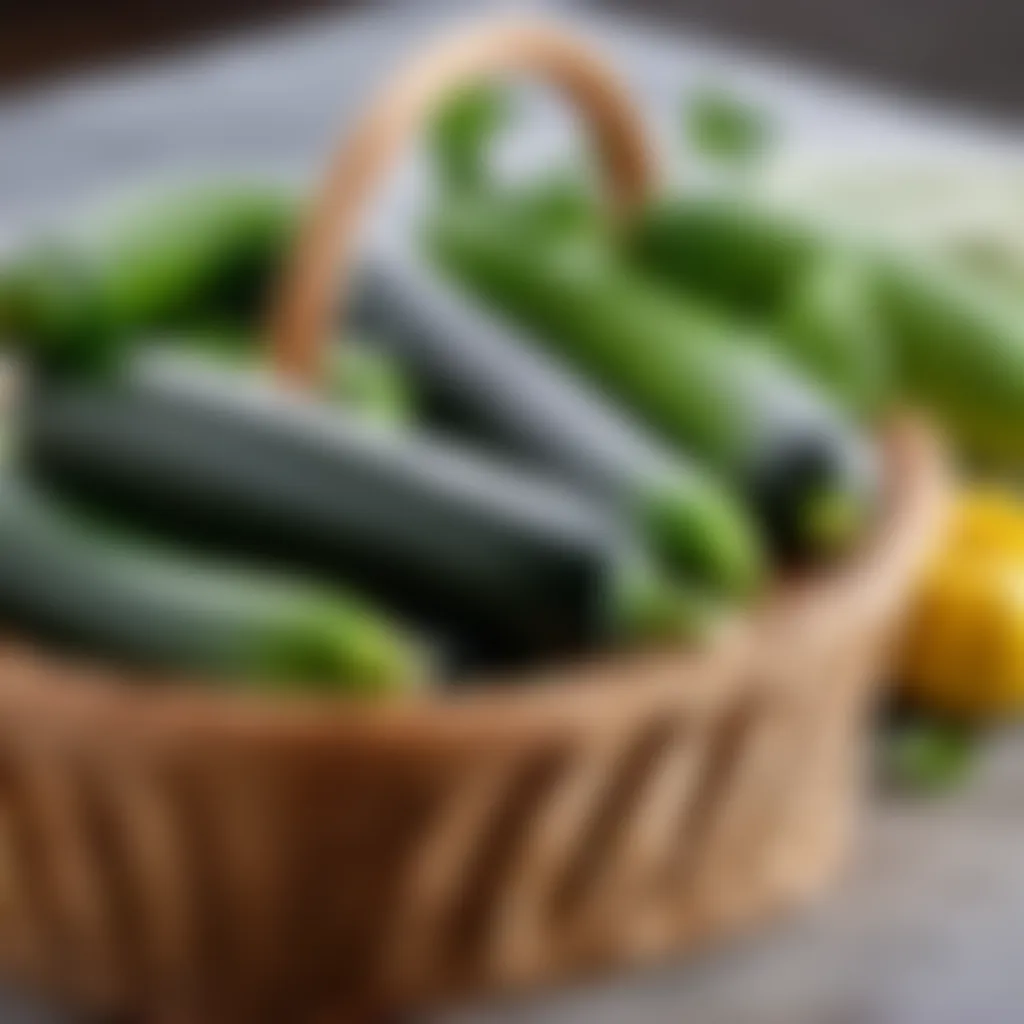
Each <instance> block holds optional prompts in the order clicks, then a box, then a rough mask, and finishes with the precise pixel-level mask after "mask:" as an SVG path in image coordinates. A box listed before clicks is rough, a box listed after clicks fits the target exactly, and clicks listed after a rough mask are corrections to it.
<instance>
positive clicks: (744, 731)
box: [0, 424, 945, 1021]
mask: <svg viewBox="0 0 1024 1024" xmlns="http://www.w3.org/2000/svg"><path fill="white" fill-rule="evenodd" d="M887 450H888V469H889V473H888V479H889V481H890V484H891V486H890V493H889V494H888V501H887V506H886V508H887V511H886V514H885V515H884V516H883V518H882V521H881V522H880V523H879V526H878V529H877V531H876V534H875V536H874V537H873V538H871V539H870V541H869V542H868V543H867V544H865V546H864V547H863V549H862V550H861V551H860V552H859V553H858V554H857V556H856V558H854V559H852V560H850V561H849V562H848V563H846V564H845V565H843V566H841V567H837V568H835V569H834V570H832V571H831V572H829V573H827V574H822V575H820V576H818V577H815V578H813V579H807V580H801V581H798V582H789V583H787V584H786V585H785V586H783V587H781V588H780V589H779V591H778V592H777V593H775V594H773V595H772V596H771V598H770V599H769V600H768V601H767V602H766V604H765V606H764V608H763V609H762V610H760V611H759V612H757V613H756V614H755V615H753V616H752V617H751V619H750V620H749V621H747V622H745V623H744V624H743V625H742V626H741V627H740V628H738V629H737V630H736V631H735V632H732V633H730V635H729V636H728V637H727V638H723V639H722V640H721V641H719V642H716V643H714V644H712V645H709V646H708V647H707V648H706V649H702V650H686V651H659V652H651V653H638V654H632V655H625V656H620V657H618V658H615V659H611V660H605V661H602V662H599V663H594V664H592V665H589V666H588V665H583V666H580V665H576V666H571V667H562V668H556V669H551V670H550V671H548V672H546V673H543V674H541V675H538V676H535V677H532V678H531V679H529V680H528V681H526V680H524V682H528V683H529V686H528V687H526V688H521V689H518V690H517V689H516V688H514V687H509V686H507V685H506V686H503V687H501V688H492V689H480V690H477V691H472V692H469V693H462V694H456V695H452V696H442V697H438V698H436V699H435V698H431V697H427V698H424V699H423V700H416V701H410V702H407V703H396V704H390V705H389V704H381V705H361V704H356V705H353V704H350V703H347V702H341V701H338V702H331V701H327V700H323V699H313V698H309V699H298V698H292V699H288V700H269V699H266V698H255V697H253V698H246V697H244V696H238V695H232V694H227V693H223V692H221V693H217V692H210V691H208V690H204V691H200V690H197V689H196V687H195V686H189V685H187V684H186V685H181V686H174V685H171V686H167V685H162V686H160V687H153V686H150V685H145V684H142V685H139V683H140V681H139V680H135V681H134V682H135V684H136V685H132V682H133V681H132V680H130V679H126V678H124V674H123V673H121V674H115V673H113V672H111V671H107V670H104V669H86V668H84V667H83V666H81V665H78V664H69V663H64V662H60V661H58V660H56V659H54V658H53V657H52V656H50V655H44V654H41V653H37V652H31V651H28V650H26V649H24V648H22V647H17V646H10V647H8V648H7V649H6V650H5V651H4V653H3V655H2V657H0V968H2V969H3V970H4V971H5V973H6V974H7V975H8V976H12V977H16V978H19V979H22V980H23V981H26V982H28V983H29V984H32V985H39V986H43V987H45V988H46V989H47V990H49V991H55V992H58V993H61V994H63V995H65V996H66V997H68V998H71V999H73V1000H75V1001H78V1002H81V1003H83V1004H85V1005H90V1006H96V1007H106V1008H118V1009H123V1008H142V1009H145V1008H152V1007H159V1008H160V1009H161V1012H162V1013H171V1012H174V1011H175V1010H178V1011H180V1012H181V1013H182V1014H184V1015H186V1016H187V1019H190V1020H192V1019H204V1020H205V1019H211V1020H225V1019H232V1020H234V1019H239V1020H247V1021H249V1020H262V1019H268V1020H282V1019H288V1020H303V1019H306V1016H305V1015H306V1014H307V1012H308V1014H309V1015H310V1017H312V1016H313V1015H314V1014H315V1013H317V1012H326V1011H328V1010H330V1009H332V1008H334V1009H345V1010H346V1011H351V1009H352V1008H353V1007H363V1008H367V1009H383V1008H395V1007H405V1006H410V1005H423V1004H427V1003H433V1002H437V1001H448V1000H451V999H454V998H461V997H465V996H469V995H472V994H479V993H483V992H493V991H496V990H508V989H510V988H518V987H522V986H526V985H535V984H538V983H543V982H551V981H554V980H557V979H563V978H566V977H570V976H573V975H577V974H579V973H581V972H585V971H590V970H593V969H595V968H597V967H600V966H604V965H613V964H624V963H627V962H635V961H640V960H647V959H651V958H657V957H662V956H665V955H668V954H670V953H673V952H675V951H678V950H681V949H683V948H685V947H690V946H692V945H694V944H706V943H708V942H710V941H712V940H716V939H719V938H721V937H724V936H726V935H729V934H733V933H735V932H737V931H739V930H742V929H745V928H747V927H749V926H751V925H753V924H754V923H756V922H758V921H760V920H762V919H764V918H766V917H769V916H770V915H771V914H772V913H773V912H774V911H777V910H779V909H781V908H784V907H787V906H791V905H796V904H798V903H799V902H800V901H802V900H804V899H805V898H807V897H809V896H811V895H812V894H813V893H815V892H817V891H818V890H819V889H820V888H821V887H822V886H823V885H824V884H825V883H826V882H827V881H828V880H829V879H830V878H832V877H833V875H834V873H835V871H836V869H837V866H838V865H839V863H840V860H841V857H842V854H843V852H844V851H845V849H846V847H847V839H848V836H849V830H850V825H851V818H852V816H853V813H854V810H855V806H856V802H857V794H858V792H859V788H860V787H859V782H858V777H859V772H858V770H857V769H858V761H859V760H860V752H861V746H862V739H863V737H864V734H865V729H864V724H865V721H864V720H865V713H866V711H867V709H868V708H869V706H870V703H871V701H870V698H871V696H872V694H873V692H874V690H875V689H876V684H877V682H878V681H879V677H880V675H881V674H882V673H883V672H884V669H885V666H886V663H887V662H886V659H887V652H888V651H889V649H890V644H891V642H892V641H893V639H894V638H895V633H896V631H897V630H898V628H899V626H900V623H901V619H902V614H901V613H902V610H903V609H904V607H905V605H906V603H907V597H908V591H909V588H910V587H911V585H912V581H913V579H914V577H915V575H916V573H917V570H918V569H919V567H920V565H921V563H922V559H923V557H924V555H925V553H926V552H927V550H928V549H929V547H930V545H931V544H932V543H933V541H934V538H935V537H936V535H937V530H938V526H939V522H940V519H941V513H942V509H943V507H944V504H945V502H944V500H943V499H944V494H945V485H944V480H945V475H944V472H943V468H942V460H941V458H940V454H939V452H938V451H937V448H936V446H935V444H934V443H933V441H932V440H931V437H930V435H929V434H928V433H927V431H924V430H922V429H921V428H919V427H916V426H913V425H906V424H905V425H903V426H902V427H900V428H898V429H897V430H895V431H894V432H893V433H892V436H891V438H890V440H889V442H888V448H887Z"/></svg>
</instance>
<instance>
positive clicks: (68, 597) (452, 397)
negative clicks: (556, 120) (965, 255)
mask: <svg viewBox="0 0 1024 1024" xmlns="http://www.w3.org/2000/svg"><path fill="white" fill-rule="evenodd" d="M463 102H465V101H463ZM473 103H474V104H476V105H475V106H469V107H465V108H464V112H463V114H462V115H460V114H459V113H458V109H457V108H453V110H450V111H448V112H446V114H445V116H444V117H443V118H442V120H441V121H440V122H439V124H438V127H437V130H436V132H435V133H434V135H433V141H434V144H435V147H436V148H437V151H438V154H439V156H440V157H441V159H440V160H439V167H440V168H441V171H442V175H441V177H442V182H441V184H442V187H441V188H440V189H439V190H438V193H437V196H436V198H435V199H434V201H433V202H431V203H430V204H429V207H428V209H427V210H426V211H425V212H424V214H423V216H422V219H421V220H420V222H419V223H417V224H415V225H410V226H409V229H408V231H407V232H405V233H404V234H403V235H402V236H401V237H394V238H393V239H391V240H390V241H378V242H377V244H375V245H374V246H373V247H372V248H371V249H370V251H368V252H367V254H366V257H365V259H364V261H363V264H362V266H361V268H360V269H359V272H358V274H357V279H356V282H355V288H354V301H353V304H352V311H351V319H352V327H353V329H354V330H355V331H357V332H358V334H359V337H360V341H359V342H358V343H357V344H356V345H354V346H353V345H351V344H349V339H342V340H343V341H344V342H345V344H343V345H341V346H340V347H339V348H338V350H337V354H336V362H335V361H332V364H331V372H330V374H329V380H328V381H327V382H326V386H325V387H324V388H322V389H321V391H320V392H319V393H317V394H316V395H308V394H300V393H298V392H296V391H295V390H293V389H289V388H287V387H285V386H283V385H280V384H278V383H276V382H275V381H274V380H273V379H272V377H271V376H270V375H269V374H268V373H266V372H265V371H264V369H263V368H262V367H261V364H260V356H259V349H260V341H261V338H260V324H261V323H262V321H263V315H264V305H265V299H266V297H267V295H268V292H269V288H270V285H271V283H272V281H273V278H274V276H275V274H276V273H277V271H278V268H279V267H280V264H281V261H282V260H283V258H284V256H285V254H286V251H287V247H288V245H289V243H290V241H291V238H292V236H293V233H294V230H295V226H296V212H297V203H296V202H295V201H294V200H293V199H292V198H291V197H290V196H288V195H287V194H284V193H282V192H281V191H280V190H275V189H272V188H267V187H263V186H260V187H255V186H251V185H238V184H234V185H230V186H211V187H208V188H204V189H200V190H198V191H192V192H188V193H185V194H181V195H175V196H172V197H164V198H162V199H159V200H154V201H153V202H152V203H151V204H150V205H148V206H147V205H143V206H142V207H141V208H138V209H136V210H135V211H133V212H132V213H131V214H130V216H128V217H127V218H124V219H121V220H114V221H112V222H110V223H108V224H106V225H104V226H103V227H102V230H100V231H99V232H97V233H95V234H94V235H92V236H88V237H85V238H83V237H79V236H75V235H69V236H67V237H60V238H57V239H54V240H51V241H49V242H47V243H44V244H40V245H38V246H35V247H33V248H32V249H30V250H21V251H18V252H16V253H15V254H14V255H13V256H12V257H11V258H9V259H8V260H7V261H6V262H5V263H4V264H3V265H2V266H0V338H2V339H3V340H4V341H5V342H6V343H7V344H8V346H9V347H10V348H11V349H12V351H13V352H14V353H15V355H16V357H17V359H18V360H19V361H20V362H21V363H22V364H23V366H24V367H25V369H26V370H27V373H26V385H25V386H24V387H23V388H22V389H21V390H20V392H19V396H18V401H17V402H15V403H13V404H12V406H11V407H10V408H9V409H8V410H6V411H5V412H6V419H7V427H6V432H7V434H8V437H9V444H8V445H6V449H7V450H6V452H5V457H4V460H3V464H2V467H0V623H4V624H6V625H9V626H10V627H11V628H16V629H17V630H19V631H21V632H24V633H26V634H28V635H30V636H32V637H36V638H38V639H40V640H42V641H45V642H47V643H50V644H58V645H64V646H69V647H71V648H72V649H74V650H75V651H82V652H85V653H88V654H90V655H94V656H98V657H102V658H112V659H115V660H118V661H121V662H131V663H138V664H142V665H145V666H150V667H157V668H160V669H172V670H175V671H182V672H187V673H190V674H192V675H193V676H194V677H197V678H199V677H202V678H210V679H222V680H224V681H225V684H226V685H231V684H232V683H233V684H235V685H238V686H243V685H244V686H267V687H272V688H281V687H312V688H316V689H322V690H329V691H334V692H339V693H380V692H403V691H407V690H409V689H412V688H414V687H417V686H419V685H420V684H423V683H426V682H430V681H441V680H444V679H447V678H450V677H458V676H461V675H466V674H468V673H470V672H473V671H475V670H478V669H480V668H484V667H486V668H487V669H494V668H507V667H511V666H516V667H519V666H523V665H529V664H532V663H535V662H537V661H538V660H541V659H557V658H566V657H573V656H576V655H578V654H580V653H581V652H589V651H594V650H604V649H608V648H611V647H623V646H627V647H628V646H631V645H637V644H646V643H662V642H664V643H680V642H687V643H689V642H698V641H699V640H700V639H701V638H703V637H704V636H706V635H707V634H708V633H709V631H713V630H714V629H715V628H716V626H717V625H718V624H719V623H720V622H721V621H722V620H723V619H724V618H726V617H728V616H729V615H730V614H731V613H732V612H733V611H734V610H735V609H737V608H741V607H743V606H745V605H747V604H749V603H751V602H754V601H756V600H758V598H759V595H761V594H763V593H764V591H765V589H766V588H767V586H768V585H769V582H770V580H771V577H772V576H773V575H774V574H776V573H778V572H781V571H787V569H788V568H789V567H790V566H793V565H798V566H801V567H808V566H812V567H813V566H814V565H816V564H820V563H822V562H826V561H830V560H833V559H835V558H837V557H841V556H842V555H843V554H844V553H846V552H847V551H849V550H850V549H851V548H853V547H854V546H855V545H856V544H857V543H858V541H859V539H860V538H861V536H862V535H863V533H864V531H865V530H866V529H867V528H868V527H869V525H870V523H871V521H872V519H873V516H874V514H875V512H876V509H877V505H878V499H879V490H880V488H879V480H878V466H877V458H876V452H875V449H874V446H873V444H872V442H871V435H870V430H869V429H868V428H869V426H870V419H871V417H872V416H874V415H876V414H877V411H878V409H880V408H881V407H882V406H883V405H884V403H885V401H887V399H888V395H889V393H890V392H889V388H890V378H891V372H892V371H891V369H890V359H891V360H892V361H893V362H898V363H899V365H900V367H901V368H902V361H903V352H902V351H901V352H898V353H894V352H893V351H892V350H891V348H890V347H889V336H890V333H891V330H892V324H893V323H894V322H895V321H897V320H898V321H899V322H900V323H902V324H904V325H905V326H906V327H907V333H908V334H911V333H912V332H911V330H910V327H911V326H912V325H916V329H918V330H923V329H924V328H925V326H926V325H923V321H922V317H923V313H922V309H921V302H922V300H921V298H920V295H919V294H918V293H917V292H915V291H914V290H913V288H914V287H918V288H920V287H923V286H922V285H920V283H919V282H918V281H917V279H916V278H914V279H913V282H914V284H913V287H912V282H911V278H910V276H909V275H905V276H904V277H899V275H897V278H896V279H894V278H893V276H892V275H891V274H889V275H888V276H886V275H883V274H881V271H880V269H879V268H880V267H882V263H881V262H880V261H879V262H873V261H872V260H868V259H865V258H864V257H863V256H862V253H861V250H860V249H859V248H857V247H851V249H850V251H849V252H848V251H846V250H845V249H843V250H842V251H840V250H839V249H838V248H836V250H835V251H833V249H832V248H829V250H828V253H827V256H828V258H825V256H821V255H820V254H819V253H817V252H816V251H815V247H816V246H819V245H820V244H823V243H820V242H819V240H818V236H817V235H814V236H813V237H812V241H808V240H807V238H806V237H805V235H804V234H803V233H801V232H800V231H797V230H796V229H795V228H794V229H792V230H791V229H790V227H789V225H784V226H783V228H784V229H783V228H779V229H778V230H776V229H774V228H772V229H771V230H769V229H768V228H762V227H761V226H760V221H758V220H757V218H756V217H755V218H753V219H751V220H749V221H748V220H744V219H743V218H744V216H745V215H742V216H741V215H738V214H734V211H733V207H732V206H730V207H729V208H728V209H729V212H730V216H734V215H735V216H737V217H739V222H740V223H741V224H746V225H747V226H748V230H749V232H750V235H751V237H750V238H749V239H748V238H745V237H743V238H738V239H733V237H732V236H731V235H730V230H732V228H731V225H732V221H731V220H730V219H729V218H728V217H725V216H724V215H723V216H721V217H719V219H718V221H716V220H715V211H716V210H718V209H719V207H718V206H716V205H715V202H717V200H705V199H699V200H698V199H694V200H690V199H685V200H679V201H678V203H677V202H675V201H673V203H672V205H667V206H666V205H661V204H659V205H658V206H657V207H652V208H651V209H650V210H647V211H644V212H643V213H642V215H641V216H640V217H639V218H638V219H637V220H636V222H635V223H633V224H630V225H621V224H612V223H611V222H610V221H607V220H606V219H605V217H604V216H603V215H602V213H601V210H600V206H599V205H598V204H595V202H594V201H593V200H592V198H591V197H590V195H589V192H588V190H587V188H586V186H585V184H584V183H583V182H582V181H580V182H578V183H577V182H576V181H574V180H569V181H568V182H567V181H566V180H564V179H562V180H560V181H558V182H557V183H555V184H554V185H553V184H552V183H550V182H541V183H533V184H527V185H523V184H515V185H511V184H503V183H501V182H498V181H497V180H496V179H495V176H494V175H493V174H492V173H491V172H490V170H489V169H488V167H487V165H486V155H487V154H486V145H485V144H486V141H487V138H488V136H489V134H490V133H491V132H492V131H493V129H494V125H495V121H496V118H495V117H494V116H492V115H491V114H490V113H488V111H489V110H490V109H491V108H489V107H488V106H487V105H486V104H483V103H481V101H480V98H479V97H477V98H476V99H474V100H473ZM465 111H469V112H471V113H473V117H469V116H468V114H466V113H465ZM485 114H486V115H487V116H484V115H485ZM467 126H468V127H467ZM681 211H682V212H681ZM692 211H699V212H700V215H699V216H698V213H697V212H692ZM682 221H685V222H686V223H685V226H683V227H679V226H678V225H679V224H680V223H681V222H682ZM702 225H703V228H702ZM701 230H703V234H701ZM759 232H760V233H761V234H759ZM677 235H678V240H676V236H677ZM762 235H763V237H762ZM790 235H792V236H793V237H790ZM702 239H703V241H701V240H702ZM812 242H813V244H812ZM698 245H703V249H702V250H701V252H699V253H698V252H697V251H696V248H697V247H698ZM732 245H736V246H737V248H738V251H737V252H736V253H731V251H730V246H732ZM833 256H835V258H834V259H833ZM840 257H841V258H840ZM886 266H888V264H886ZM730 268H731V269H730ZM879 276H883V277H885V279H886V282H887V287H886V289H885V291H884V295H885V300H886V301H885V304H884V307H883V312H884V316H882V315H881V314H880V313H878V312H877V311H876V308H875V303H874V302H873V301H872V302H867V301H866V300H865V296H866V295H869V294H870V296H874V295H875V289H876V288H877V287H878V278H879ZM798 277H799V279H800V286H799V287H797V285H796V284H795V283H794V281H795V280H796V279H797V278H798ZM894 280H897V283H896V284H894ZM869 285H870V289H871V291H870V293H869V292H868V290H867V289H868V286H869ZM879 294H881V292H879ZM925 304H926V303H925ZM919 321H922V322H920V323H919ZM864 336H870V339H871V346H870V347H869V348H868V349H867V350H866V353H867V354H866V355H857V354H855V349H856V346H858V345H860V343H861V341H862V337H864ZM911 344H912V342H911V341H909V340H908V341H907V342H906V345H907V346H908V347H909V346H910V345H911ZM950 344H951V345H952V342H951V343H950ZM1022 419H1024V416H1022Z"/></svg>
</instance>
